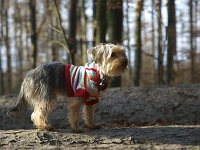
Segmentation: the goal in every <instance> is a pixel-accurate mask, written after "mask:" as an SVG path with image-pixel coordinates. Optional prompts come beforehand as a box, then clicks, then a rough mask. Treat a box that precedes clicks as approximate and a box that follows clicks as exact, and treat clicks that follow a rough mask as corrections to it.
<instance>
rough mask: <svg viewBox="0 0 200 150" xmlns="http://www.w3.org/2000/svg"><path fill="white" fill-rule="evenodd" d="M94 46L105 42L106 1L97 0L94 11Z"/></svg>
mask: <svg viewBox="0 0 200 150" xmlns="http://www.w3.org/2000/svg"><path fill="white" fill-rule="evenodd" d="M96 11H97V12H96V22H97V27H96V33H97V35H96V44H99V43H105V42H106V0H97V9H96Z"/></svg>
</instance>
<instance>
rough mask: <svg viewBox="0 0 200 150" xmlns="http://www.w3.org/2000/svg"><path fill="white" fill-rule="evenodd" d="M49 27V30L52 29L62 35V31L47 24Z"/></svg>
mask: <svg viewBox="0 0 200 150" xmlns="http://www.w3.org/2000/svg"><path fill="white" fill-rule="evenodd" d="M49 27H50V28H51V29H53V30H54V31H56V32H58V33H62V31H61V30H60V29H58V28H57V27H55V26H53V25H51V24H49Z"/></svg>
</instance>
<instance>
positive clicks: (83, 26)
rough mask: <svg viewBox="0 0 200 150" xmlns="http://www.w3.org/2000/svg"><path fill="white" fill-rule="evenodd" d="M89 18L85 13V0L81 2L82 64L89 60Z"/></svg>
mask: <svg viewBox="0 0 200 150" xmlns="http://www.w3.org/2000/svg"><path fill="white" fill-rule="evenodd" d="M86 28H87V20H86V15H85V0H82V4H81V39H82V43H81V44H82V47H81V49H82V64H83V65H84V64H85V63H86V61H87V37H86Z"/></svg>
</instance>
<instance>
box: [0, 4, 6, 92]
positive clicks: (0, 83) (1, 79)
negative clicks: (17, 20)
mask: <svg viewBox="0 0 200 150" xmlns="http://www.w3.org/2000/svg"><path fill="white" fill-rule="evenodd" d="M3 6H4V0H1V2H0V17H1V18H0V20H1V23H0V25H1V26H0V35H1V36H0V95H2V94H4V92H5V91H4V90H5V89H4V75H3V68H2V46H3V36H4V35H3V16H4V15H3V9H4V7H3Z"/></svg>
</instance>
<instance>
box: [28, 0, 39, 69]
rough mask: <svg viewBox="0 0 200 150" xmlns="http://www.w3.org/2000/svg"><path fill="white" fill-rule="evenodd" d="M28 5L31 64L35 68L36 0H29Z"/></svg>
mask: <svg viewBox="0 0 200 150" xmlns="http://www.w3.org/2000/svg"><path fill="white" fill-rule="evenodd" d="M29 7H30V23H31V66H32V68H35V67H36V65H37V53H38V48H37V20H36V1H35V0H29Z"/></svg>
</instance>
